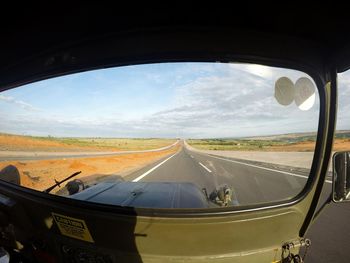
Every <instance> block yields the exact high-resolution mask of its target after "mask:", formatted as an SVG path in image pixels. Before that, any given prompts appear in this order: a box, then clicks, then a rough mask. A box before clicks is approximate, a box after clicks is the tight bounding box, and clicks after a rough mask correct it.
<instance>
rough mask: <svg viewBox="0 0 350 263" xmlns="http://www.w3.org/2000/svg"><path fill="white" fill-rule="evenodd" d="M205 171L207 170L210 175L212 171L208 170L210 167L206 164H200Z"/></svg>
mask: <svg viewBox="0 0 350 263" xmlns="http://www.w3.org/2000/svg"><path fill="white" fill-rule="evenodd" d="M199 164H200V165H201V166H202V167H203V168H204V169H205V170H207V171H208V172H209V173H211V171H210V170H209V169H208V167H206V166H205V165H204V164H202V163H201V162H200V163H199Z"/></svg>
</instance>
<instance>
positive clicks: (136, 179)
mask: <svg viewBox="0 0 350 263" xmlns="http://www.w3.org/2000/svg"><path fill="white" fill-rule="evenodd" d="M178 153H179V152H176V153H174V154H173V155H171V156H170V157H168V158H166V159H165V160H164V161H162V162H161V163H159V164H157V165H156V166H154V167H152V168H151V169H149V170H148V171H147V172H145V173H143V174H142V175H140V176H139V177H137V178H135V179H134V180H132V182H138V181H140V180H141V179H142V178H144V177H145V176H147V175H148V174H150V173H151V172H153V171H154V170H155V169H157V168H158V167H159V166H161V165H162V164H164V163H165V162H167V161H168V160H170V159H171V158H173V157H174V156H175V155H176V154H178Z"/></svg>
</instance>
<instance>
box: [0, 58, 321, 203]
mask: <svg viewBox="0 0 350 263" xmlns="http://www.w3.org/2000/svg"><path fill="white" fill-rule="evenodd" d="M318 117H319V96H318V92H317V88H316V85H315V83H314V82H313V80H312V78H311V77H310V76H308V75H307V74H305V73H303V72H300V71H296V70H290V69H283V68H274V67H267V66H262V65H253V64H239V63H235V64H228V63H161V64H146V65H135V66H125V67H118V68H110V69H103V70H95V71H90V72H84V73H79V74H73V75H68V76H64V77H57V78H53V79H49V80H45V81H40V82H37V83H33V84H29V85H26V86H22V87H20V88H16V89H12V90H8V91H5V92H2V93H1V94H0V123H1V126H0V131H1V133H0V169H2V171H1V173H0V177H1V179H3V180H6V181H10V182H12V183H17V184H20V185H21V186H24V187H29V188H32V189H35V190H38V191H46V192H48V193H50V194H56V195H62V196H66V197H67V198H75V199H79V200H86V201H90V202H100V203H101V202H102V203H107V204H114V205H118V206H132V207H153V208H211V207H222V206H240V205H256V204H262V203H269V202H273V201H282V200H288V199H291V198H293V197H295V196H296V195H297V194H298V193H299V192H300V191H301V190H302V189H303V187H304V186H305V183H306V181H307V179H308V176H309V172H310V167H311V163H312V159H313V152H314V149H315V140H316V133H317V129H318ZM78 172H81V173H78ZM72 174H75V175H74V176H72V177H69V176H70V175H72ZM67 178H68V179H67ZM65 179H67V180H66V181H65ZM61 181H63V182H61Z"/></svg>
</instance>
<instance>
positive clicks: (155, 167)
mask: <svg viewBox="0 0 350 263" xmlns="http://www.w3.org/2000/svg"><path fill="white" fill-rule="evenodd" d="M126 180H130V181H145V182H191V183H194V184H195V185H197V186H198V187H199V188H206V189H207V191H208V193H210V192H211V191H213V190H214V189H216V188H217V187H218V186H219V185H222V184H227V185H228V186H230V187H232V188H233V189H234V192H235V195H236V198H237V201H238V202H239V203H240V204H241V205H247V204H257V203H261V202H270V201H277V200H284V199H288V198H291V197H294V196H295V195H297V194H298V193H299V192H300V191H301V189H302V188H303V186H304V185H305V182H306V178H305V176H304V175H299V174H293V173H288V172H285V171H279V170H276V169H270V168H266V167H260V166H257V165H253V164H250V163H248V162H242V161H237V160H234V159H230V158H224V157H219V156H213V155H207V154H202V153H198V152H194V151H191V150H189V149H188V148H186V147H185V146H183V147H182V148H181V149H180V150H179V151H178V152H177V153H175V154H173V155H171V156H167V157H166V158H164V159H162V160H160V161H158V162H157V163H155V164H152V165H150V166H148V167H144V168H143V169H141V170H139V171H137V172H134V173H132V174H130V175H129V176H127V177H126Z"/></svg>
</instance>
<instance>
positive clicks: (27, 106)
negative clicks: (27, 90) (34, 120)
mask: <svg viewBox="0 0 350 263" xmlns="http://www.w3.org/2000/svg"><path fill="white" fill-rule="evenodd" d="M0 100H1V101H5V102H7V103H11V104H15V105H18V106H19V107H21V108H22V109H25V110H30V111H38V110H39V109H38V108H36V107H34V106H32V105H31V104H29V103H26V102H24V101H21V100H16V99H15V98H13V97H10V96H4V95H0Z"/></svg>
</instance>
